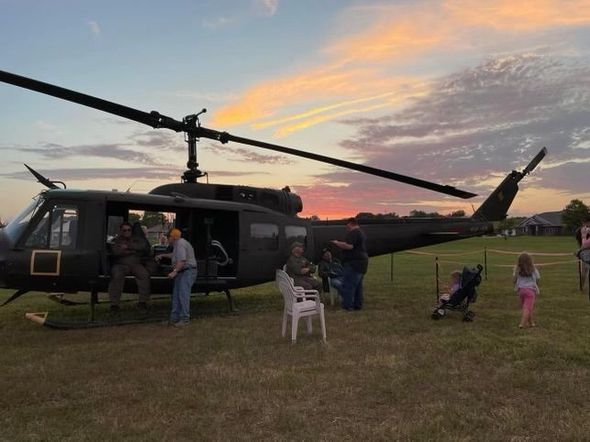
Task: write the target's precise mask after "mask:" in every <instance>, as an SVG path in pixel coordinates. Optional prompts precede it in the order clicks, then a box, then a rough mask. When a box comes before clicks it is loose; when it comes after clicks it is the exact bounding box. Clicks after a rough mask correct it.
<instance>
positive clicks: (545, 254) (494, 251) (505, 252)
mask: <svg viewBox="0 0 590 442" xmlns="http://www.w3.org/2000/svg"><path fill="white" fill-rule="evenodd" d="M488 252H493V253H499V254H501V255H520V254H521V253H522V252H513V251H511V250H498V249H488ZM527 253H528V254H529V255H531V256H572V255H573V254H572V253H546V252H527Z"/></svg>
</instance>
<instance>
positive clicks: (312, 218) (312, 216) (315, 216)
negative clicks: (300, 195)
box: [309, 215, 320, 221]
mask: <svg viewBox="0 0 590 442" xmlns="http://www.w3.org/2000/svg"><path fill="white" fill-rule="evenodd" d="M309 219H310V221H319V220H320V217H319V216H317V215H311V216H310V217H309Z"/></svg>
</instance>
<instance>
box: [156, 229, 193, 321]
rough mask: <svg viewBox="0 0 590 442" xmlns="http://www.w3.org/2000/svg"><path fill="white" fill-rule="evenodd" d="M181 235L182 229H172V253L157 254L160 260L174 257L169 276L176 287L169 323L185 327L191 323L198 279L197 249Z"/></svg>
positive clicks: (169, 238) (169, 234) (157, 258)
mask: <svg viewBox="0 0 590 442" xmlns="http://www.w3.org/2000/svg"><path fill="white" fill-rule="evenodd" d="M181 236H182V233H181V232H180V230H178V229H172V230H170V233H168V242H169V243H170V244H171V245H172V247H173V250H172V253H164V254H162V255H158V256H156V260H158V261H159V260H160V259H162V258H172V271H171V272H170V273H169V274H168V278H172V279H174V289H173V290H172V310H171V311H170V321H169V322H168V323H169V324H172V325H174V326H175V327H184V326H185V325H188V323H189V320H190V301H191V289H192V287H193V284H194V283H195V281H196V280H197V260H196V259H195V249H194V248H193V246H192V245H191V243H190V242H188V241H187V240H186V239H184V238H181Z"/></svg>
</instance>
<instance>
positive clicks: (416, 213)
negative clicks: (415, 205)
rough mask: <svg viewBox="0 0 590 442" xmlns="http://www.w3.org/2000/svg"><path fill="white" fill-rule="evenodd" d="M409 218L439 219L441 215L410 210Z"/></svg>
mask: <svg viewBox="0 0 590 442" xmlns="http://www.w3.org/2000/svg"><path fill="white" fill-rule="evenodd" d="M410 216H411V217H413V218H440V217H441V216H442V215H441V214H440V213H438V212H424V211H423V210H412V211H411V212H410Z"/></svg>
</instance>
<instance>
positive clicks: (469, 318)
mask: <svg viewBox="0 0 590 442" xmlns="http://www.w3.org/2000/svg"><path fill="white" fill-rule="evenodd" d="M473 318H475V313H473V312H472V311H468V312H466V313H465V316H463V321H464V322H471V321H473Z"/></svg>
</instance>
